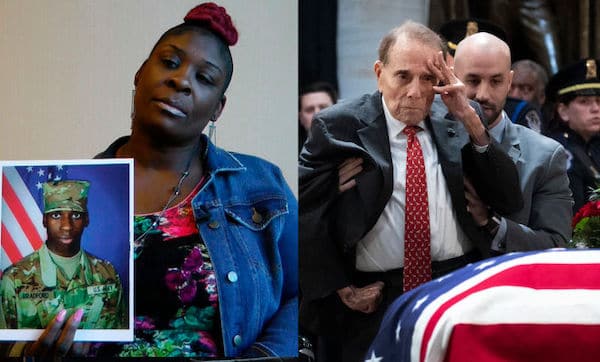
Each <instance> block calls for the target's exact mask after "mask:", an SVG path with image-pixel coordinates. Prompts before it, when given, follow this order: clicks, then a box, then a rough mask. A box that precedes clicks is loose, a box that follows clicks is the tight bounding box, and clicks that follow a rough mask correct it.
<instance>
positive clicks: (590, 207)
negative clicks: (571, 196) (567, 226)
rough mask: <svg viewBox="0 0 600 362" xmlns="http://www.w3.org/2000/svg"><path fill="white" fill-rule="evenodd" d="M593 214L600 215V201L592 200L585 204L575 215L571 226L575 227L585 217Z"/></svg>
mask: <svg viewBox="0 0 600 362" xmlns="http://www.w3.org/2000/svg"><path fill="white" fill-rule="evenodd" d="M593 216H600V201H590V202H588V203H587V204H585V205H583V206H582V207H581V209H579V211H577V213H576V214H575V216H574V217H573V220H572V222H571V226H572V227H575V226H576V225H577V224H578V223H579V222H580V221H581V220H583V219H584V218H586V217H593Z"/></svg>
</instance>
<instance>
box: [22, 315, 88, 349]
mask: <svg viewBox="0 0 600 362" xmlns="http://www.w3.org/2000/svg"><path fill="white" fill-rule="evenodd" d="M66 316H67V311H66V310H65V309H63V310H61V311H60V312H58V314H57V315H56V317H54V320H53V321H52V322H51V323H50V324H49V325H48V326H47V327H46V329H45V330H44V333H42V335H41V336H40V338H39V339H38V340H37V341H35V342H34V343H33V344H32V345H31V346H29V348H27V349H26V351H25V356H36V357H47V356H66V355H67V353H69V351H71V354H72V355H78V356H83V355H85V354H86V353H87V352H88V350H89V348H90V344H89V343H73V339H74V338H75V332H76V331H77V328H78V327H79V323H80V322H81V318H82V317H83V309H77V310H76V311H75V313H73V315H72V316H71V317H69V318H68V319H66ZM65 320H66V321H65Z"/></svg>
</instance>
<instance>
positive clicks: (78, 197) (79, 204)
mask: <svg viewBox="0 0 600 362" xmlns="http://www.w3.org/2000/svg"><path fill="white" fill-rule="evenodd" d="M89 188H90V183H89V182H88V181H80V180H68V181H52V182H46V183H44V184H43V185H42V189H43V194H44V213H48V212H53V211H78V212H87V197H88V189H89Z"/></svg>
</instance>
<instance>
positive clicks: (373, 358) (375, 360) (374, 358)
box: [365, 351, 383, 362]
mask: <svg viewBox="0 0 600 362" xmlns="http://www.w3.org/2000/svg"><path fill="white" fill-rule="evenodd" d="M382 359H383V357H377V356H376V355H375V351H373V352H371V358H369V359H367V360H365V362H380V361H381V360H382Z"/></svg>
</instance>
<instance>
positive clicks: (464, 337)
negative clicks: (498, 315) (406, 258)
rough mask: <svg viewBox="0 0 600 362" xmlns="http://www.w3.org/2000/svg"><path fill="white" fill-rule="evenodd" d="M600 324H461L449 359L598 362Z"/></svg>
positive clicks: (456, 328) (455, 361) (454, 333)
mask: <svg viewBox="0 0 600 362" xmlns="http://www.w3.org/2000/svg"><path fill="white" fill-rule="evenodd" d="M598 341H600V326H598V325H582V324H493V325H471V324H457V325H456V326H454V329H453V330H452V336H451V337H450V341H449V343H448V349H447V351H446V358H445V359H444V361H445V362H464V361H478V362H496V361H512V362H530V361H553V362H572V361H577V362H596V361H598V358H599V356H600V343H598Z"/></svg>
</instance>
